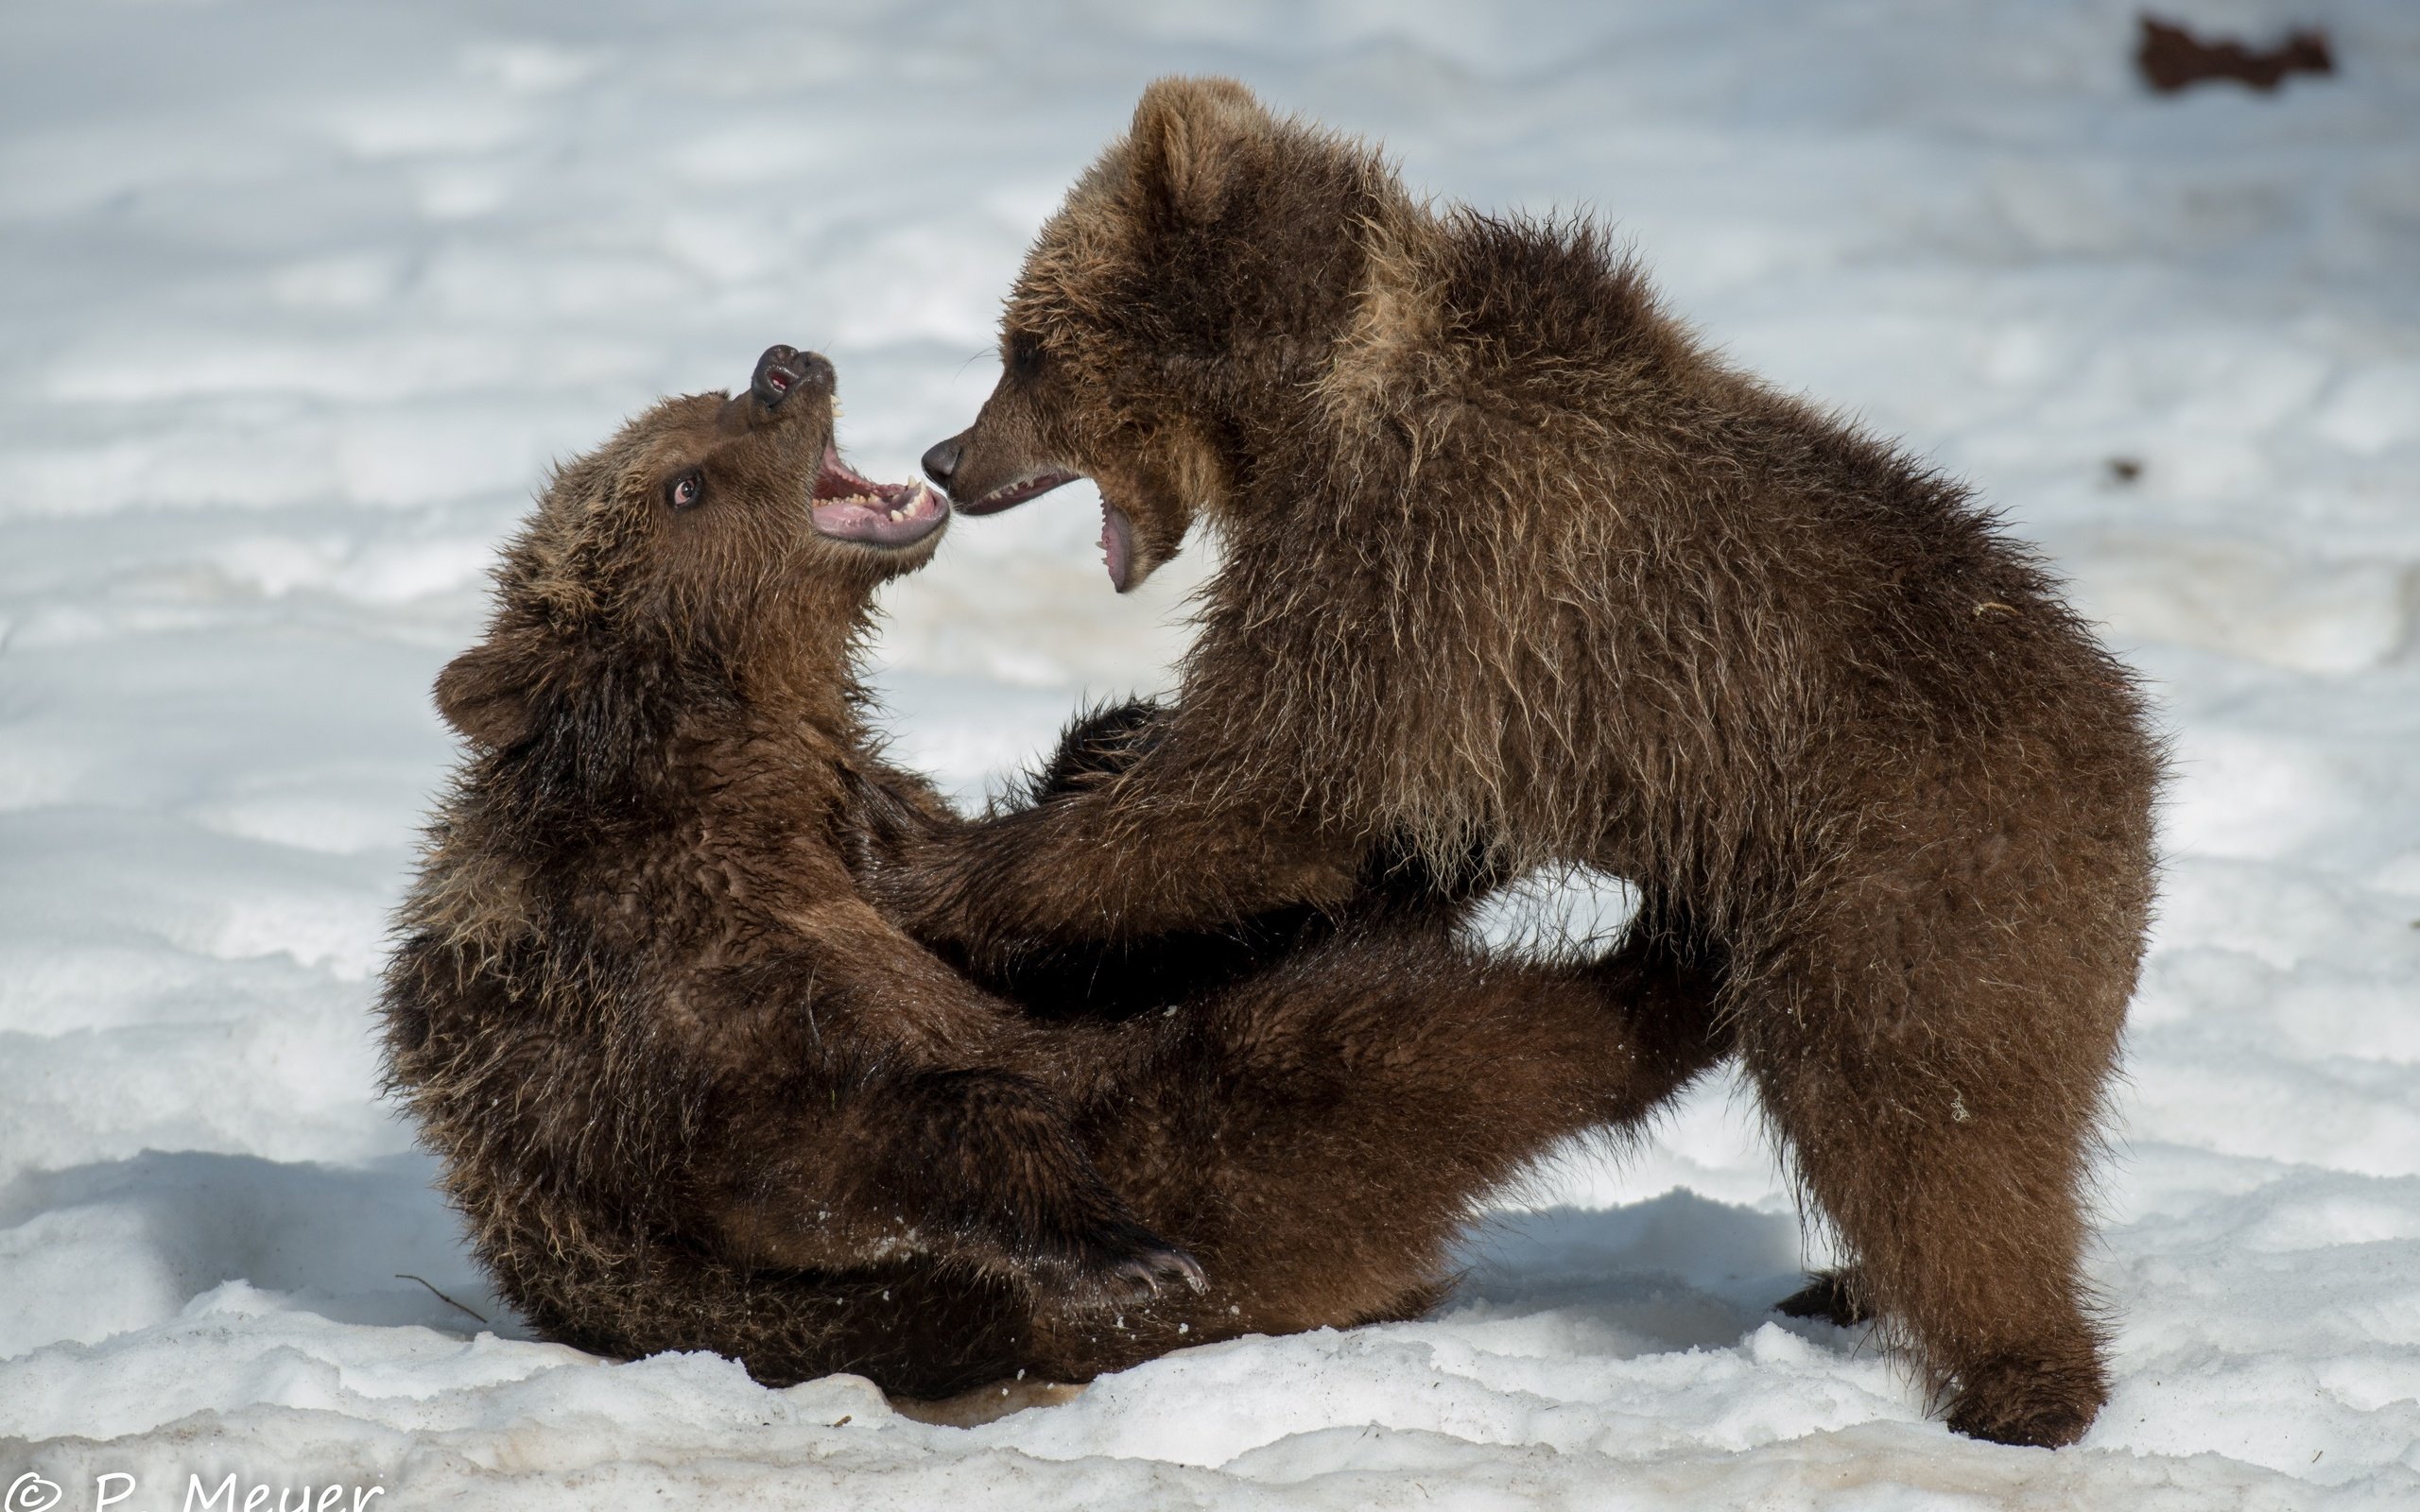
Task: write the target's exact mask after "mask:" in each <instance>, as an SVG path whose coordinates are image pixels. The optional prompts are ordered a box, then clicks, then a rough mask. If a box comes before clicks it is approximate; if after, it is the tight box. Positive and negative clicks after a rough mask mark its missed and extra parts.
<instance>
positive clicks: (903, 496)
mask: <svg viewBox="0 0 2420 1512" xmlns="http://www.w3.org/2000/svg"><path fill="white" fill-rule="evenodd" d="M807 518H808V519H809V520H810V521H811V522H812V523H813V524H814V525H815V529H816V533H817V534H819V535H823V536H829V537H830V538H832V539H833V540H834V541H856V542H857V543H858V544H859V545H865V546H880V547H883V548H885V549H887V550H896V549H898V548H899V547H902V546H912V545H914V544H916V543H917V542H918V541H923V540H925V538H926V537H928V536H931V535H932V534H933V533H934V532H936V531H938V530H940V529H941V527H942V525H943V524H947V523H948V521H949V501H948V500H946V499H944V498H942V496H941V495H940V494H938V493H935V492H934V491H933V490H930V489H928V488H926V487H925V486H924V485H923V484H922V483H876V482H875V481H874V480H873V479H872V478H870V477H867V476H865V475H864V474H862V473H860V472H857V471H856V469H855V468H853V467H851V466H849V464H847V463H846V462H843V461H841V460H840V454H839V453H838V452H836V451H834V450H833V449H832V448H831V447H829V446H826V447H825V448H824V449H823V465H822V466H821V468H818V469H817V470H816V473H815V489H814V493H813V496H812V507H810V508H809V509H808V511H807Z"/></svg>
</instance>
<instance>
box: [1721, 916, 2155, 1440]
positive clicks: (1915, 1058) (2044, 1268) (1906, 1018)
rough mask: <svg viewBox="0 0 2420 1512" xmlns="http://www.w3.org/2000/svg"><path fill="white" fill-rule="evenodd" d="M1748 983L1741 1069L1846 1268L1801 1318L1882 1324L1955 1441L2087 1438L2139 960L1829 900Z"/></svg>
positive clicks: (1815, 1295)
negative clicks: (2096, 1214)
mask: <svg viewBox="0 0 2420 1512" xmlns="http://www.w3.org/2000/svg"><path fill="white" fill-rule="evenodd" d="M1936 896H1939V895H1936ZM1757 974H1758V977H1759V981H1760V984H1761V986H1762V987H1763V988H1765V990H1764V991H1762V992H1759V993H1758V994H1757V996H1758V997H1759V998H1760V999H1761V1000H1762V1001H1759V1002H1757V1003H1756V1005H1755V1007H1754V1008H1753V1010H1751V1011H1750V1012H1749V1013H1748V1014H1746V1015H1745V1017H1744V1018H1743V1020H1742V1022H1741V1024H1740V1037H1741V1051H1742V1055H1743V1057H1744V1059H1745V1062H1746V1064H1747V1067H1748V1069H1749V1072H1750V1074H1752V1075H1753V1077H1754V1078H1755V1083H1756V1085H1757V1088H1758V1091H1760V1092H1761V1094H1762V1097H1763V1101H1764V1105H1765V1108H1766V1109H1767V1111H1768V1113H1769V1115H1770V1116H1771V1118H1772V1122H1773V1123H1774V1125H1776V1126H1777V1127H1778V1128H1779V1130H1780V1131H1781V1132H1782V1134H1783V1135H1784V1136H1785V1137H1786V1138H1787V1140H1788V1142H1789V1149H1790V1153H1791V1155H1792V1157H1793V1159H1794V1161H1795V1165H1796V1168H1797V1172H1798V1175H1799V1177H1800V1178H1801V1179H1802V1180H1803V1181H1804V1183H1805V1185H1806V1190H1807V1192H1808V1194H1810V1195H1811V1196H1812V1197H1813V1198H1814V1200H1815V1202H1816V1204H1817V1206H1818V1207H1819V1208H1820V1209H1821V1211H1822V1212H1823V1213H1824V1216H1825V1217H1826V1218H1827V1219H1828V1220H1829V1221H1830V1222H1831V1224H1832V1225H1833V1227H1834V1228H1835V1229H1836V1230H1837V1231H1838V1233H1839V1235H1840V1237H1841V1239H1842V1241H1844V1243H1845V1244H1846V1246H1847V1247H1848V1249H1849V1251H1850V1252H1851V1255H1852V1256H1853V1257H1854V1261H1855V1264H1854V1266H1853V1268H1852V1269H1851V1270H1850V1271H1848V1272H1847V1273H1845V1274H1843V1275H1838V1276H1835V1277H1832V1278H1827V1279H1825V1280H1819V1281H1818V1282H1817V1284H1816V1285H1814V1286H1811V1287H1809V1288H1808V1289H1807V1291H1806V1292H1802V1293H1801V1294H1799V1295H1798V1296H1797V1297H1792V1298H1791V1299H1790V1303H1791V1304H1794V1305H1795V1307H1797V1308H1799V1309H1803V1310H1804V1311H1806V1312H1811V1313H1819V1314H1825V1315H1832V1316H1836V1317H1841V1318H1844V1319H1846V1318H1855V1317H1857V1316H1858V1315H1860V1314H1872V1315H1876V1316H1878V1317H1880V1318H1881V1319H1882V1320H1883V1321H1884V1322H1885V1324H1886V1326H1888V1327H1890V1328H1892V1329H1893V1331H1894V1332H1896V1333H1897V1334H1898V1335H1899V1336H1900V1337H1902V1338H1904V1339H1905V1340H1906V1341H1907V1342H1908V1343H1909V1344H1910V1346H1911V1347H1912V1349H1913V1352H1914V1353H1915V1355H1916V1357H1917V1359H1918V1360H1919V1362H1920V1363H1921V1364H1922V1366H1924V1368H1925V1370H1926V1372H1927V1376H1928V1378H1929V1379H1930V1380H1931V1381H1932V1383H1934V1384H1935V1385H1936V1386H1937V1387H1941V1388H1945V1389H1946V1390H1947V1391H1948V1392H1949V1394H1950V1407H1949V1414H1948V1417H1949V1425H1950V1427H1952V1428H1953V1429H1955V1430H1957V1431H1958V1432H1960V1433H1962V1434H1967V1435H1973V1436H1976V1437H1980V1438H1989V1439H1995V1440H1997V1441H1999V1442H2002V1443H2014V1444H2038V1445H2058V1444H2066V1443H2070V1442H2073V1441H2074V1440H2075V1439H2076V1438H2077V1437H2079V1436H2080V1435H2082V1434H2083V1431H2084V1430H2085V1429H2086V1428H2087V1427H2089V1426H2090V1425H2091V1423H2092V1420H2093V1417H2094V1416H2095V1415H2096V1414H2097V1413H2098V1412H2099V1411H2100V1405H2101V1403H2102V1401H2103V1400H2106V1397H2107V1394H2108V1389H2107V1383H2106V1378H2105V1376H2104V1374H2103V1372H2102V1368H2101V1364H2100V1336H2099V1333H2098V1331H2097V1330H2096V1329H2095V1327H2094V1326H2093V1324H2092V1322H2091V1320H2090V1319H2089V1317H2088V1316H2087V1314H2086V1312H2085V1306H2084V1295H2083V1284H2082V1280H2081V1276H2080V1259H2081V1251H2082V1247H2083V1240H2084V1235H2085V1231H2086V1228H2085V1223H2084V1219H2083V1211H2082V1205H2081V1201H2080V1195H2079V1188H2080V1186H2081V1183H2082V1181H2083V1174H2084V1165H2085V1161H2086V1159H2087V1156H2088V1153H2089V1150H2090V1146H2091V1140H2092V1131H2093V1125H2094V1120H2095V1118H2096V1116H2097V1114H2098V1112H2099V1109H2100V1096H2101V1091H2102V1088H2103V1086H2104V1084H2105V1082H2106V1081H2107V1079H2108V1077H2109V1075H2110V1073H2111V1069H2112V1065H2113V1063H2114V1060H2115V1057H2116V1052H2117V1043H2118V1026H2119V1022H2120V1020H2121V1017H2122V1014H2123V1010H2124V1002H2125V996H2126V991H2127V989H2128V987H2129V986H2130V984H2131V981H2132V956H2131V954H2130V953H2128V952H2127V951H2126V950H2125V949H2124V947H2123V945H2122V944H2118V945H2115V946H2113V947H2112V948H2106V949H2101V950H2096V949H2094V948H2093V945H2092V942H2090V941H2088V940H2079V939H2077V938H2075V937H2073V936H2071V935H2069V934H2067V933H2066V931H2065V930H2063V928H2062V927H2061V921H2058V920H2047V921H2046V920H2041V919H2035V920H2033V921H2031V923H2030V924H2020V923H2016V922H2012V921H2011V920H2009V919H2007V918H2006V917H2005V916H2003V917H2002V918H2000V919H1984V918H1982V917H1981V910H1979V909H1978V908H1976V907H1975V906H1974V905H1973V904H1972V903H1971V902H1970V903H1967V904H1965V905H1963V906H1961V905H1959V904H1957V903H1955V902H1946V901H1945V902H1942V903H1941V904H1940V905H1939V907H1938V908H1937V909H1936V910H1935V911H1933V912H1931V913H1929V914H1927V912H1926V911H1925V910H1923V909H1921V908H1911V907H1910V904H1909V894H1908V893H1906V892H1899V893H1896V894H1895V895H1894V896H1892V897H1890V898H1887V899H1883V898H1867V899H1863V900H1858V899H1856V898H1838V899H1835V900H1833V903H1832V906H1831V907H1829V908H1828V909H1827V910H1826V911H1825V912H1824V914H1823V915H1820V916H1818V917H1816V918H1814V919H1804V920H1801V921H1799V926H1798V931H1797V933H1796V934H1795V935H1794V936H1793V937H1791V938H1790V939H1789V942H1788V943H1787V944H1786V945H1785V946H1784V947H1783V948H1782V949H1781V950H1780V951H1779V952H1777V953H1776V954H1774V955H1773V957H1772V964H1771V966H1770V968H1769V969H1768V970H1767V971H1760V972H1759V973H1757Z"/></svg>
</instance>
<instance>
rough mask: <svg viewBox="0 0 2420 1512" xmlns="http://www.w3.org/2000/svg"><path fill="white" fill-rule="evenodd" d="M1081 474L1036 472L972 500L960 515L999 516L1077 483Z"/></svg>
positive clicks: (960, 511) (962, 508) (959, 510)
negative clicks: (1006, 510)
mask: <svg viewBox="0 0 2420 1512" xmlns="http://www.w3.org/2000/svg"><path fill="white" fill-rule="evenodd" d="M1081 476H1083V474H1082V473H1080V472H1036V473H1034V474H1032V475H1031V476H1029V477H1022V478H1019V479H1017V481H1015V482H1014V483H1010V484H1005V485H1003V486H1001V487H999V488H996V489H994V490H992V491H991V492H989V493H987V494H985V495H983V496H982V497H981V498H979V499H972V500H969V501H968V502H966V503H964V504H961V505H959V507H958V512H959V513H960V514H997V513H999V512H1000V511H1001V510H1003V509H1012V508H1014V507H1017V506H1018V505H1020V504H1023V503H1025V502H1026V501H1027V500H1028V499H1039V498H1041V497H1042V496H1043V495H1044V494H1046V493H1048V492H1049V491H1050V490H1053V489H1056V488H1060V487H1063V486H1064V485H1066V484H1069V483H1073V482H1075V481H1076V480H1077V479H1078V478H1080V477H1081Z"/></svg>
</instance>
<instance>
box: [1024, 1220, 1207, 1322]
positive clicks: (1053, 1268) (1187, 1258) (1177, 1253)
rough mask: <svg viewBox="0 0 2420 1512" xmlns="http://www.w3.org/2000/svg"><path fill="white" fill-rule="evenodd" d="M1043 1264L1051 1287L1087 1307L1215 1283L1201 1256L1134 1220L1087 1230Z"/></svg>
mask: <svg viewBox="0 0 2420 1512" xmlns="http://www.w3.org/2000/svg"><path fill="white" fill-rule="evenodd" d="M1039 1269H1040V1278H1039V1279H1040V1280H1042V1282H1043V1285H1044V1286H1045V1288H1046V1290H1049V1291H1051V1292H1054V1293H1056V1294H1057V1295H1058V1296H1059V1297H1061V1299H1063V1301H1065V1302H1068V1303H1070V1304H1072V1305H1074V1306H1077V1307H1083V1308H1107V1307H1120V1306H1127V1305H1131V1304H1134V1303H1140V1302H1148V1301H1150V1300H1151V1299H1152V1298H1154V1297H1159V1296H1160V1295H1161V1294H1163V1293H1174V1292H1175V1291H1177V1290H1178V1289H1179V1288H1183V1289H1184V1290H1186V1291H1189V1292H1194V1293H1197V1294H1198V1293H1201V1292H1206V1291H1208V1290H1209V1289H1210V1278H1209V1276H1208V1275H1207V1274H1206V1273H1204V1272H1203V1270H1202V1269H1201V1262H1200V1261H1197V1260H1195V1259H1194V1258H1193V1257H1192V1256H1191V1255H1188V1254H1186V1253H1185V1252H1184V1250H1183V1249H1181V1248H1179V1247H1177V1246H1174V1245H1171V1244H1169V1243H1168V1242H1167V1241H1166V1240H1164V1239H1161V1238H1160V1237H1158V1236H1157V1235H1155V1234H1153V1233H1151V1232H1150V1230H1149V1229H1141V1228H1137V1227H1135V1226H1133V1225H1132V1224H1120V1225H1116V1226H1114V1227H1111V1228H1106V1229H1101V1230H1099V1231H1098V1232H1097V1233H1094V1234H1092V1235H1088V1236H1086V1237H1085V1238H1084V1239H1082V1240H1080V1241H1078V1242H1076V1243H1074V1244H1071V1245H1069V1246H1066V1248H1065V1249H1063V1251H1062V1252H1061V1253H1060V1254H1058V1255H1055V1256H1053V1257H1051V1258H1050V1259H1049V1260H1048V1261H1046V1262H1045V1263H1043V1265H1042V1266H1041V1267H1039Z"/></svg>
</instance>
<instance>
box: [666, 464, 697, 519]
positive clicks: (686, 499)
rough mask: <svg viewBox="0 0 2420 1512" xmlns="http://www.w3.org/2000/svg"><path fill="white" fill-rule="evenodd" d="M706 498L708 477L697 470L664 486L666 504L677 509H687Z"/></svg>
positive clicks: (691, 470) (690, 471)
mask: <svg viewBox="0 0 2420 1512" xmlns="http://www.w3.org/2000/svg"><path fill="white" fill-rule="evenodd" d="M705 496H706V475H705V474H704V473H703V472H699V471H698V470H697V469H695V468H691V469H690V470H689V471H688V472H683V473H682V474H681V475H680V476H678V477H676V478H673V479H671V480H669V481H668V482H666V484H665V485H664V502H665V503H666V504H668V505H670V506H672V507H674V508H675V509H686V508H689V507H692V506H694V505H695V504H696V503H697V502H698V501H699V500H700V499H702V498H704V497H705Z"/></svg>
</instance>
